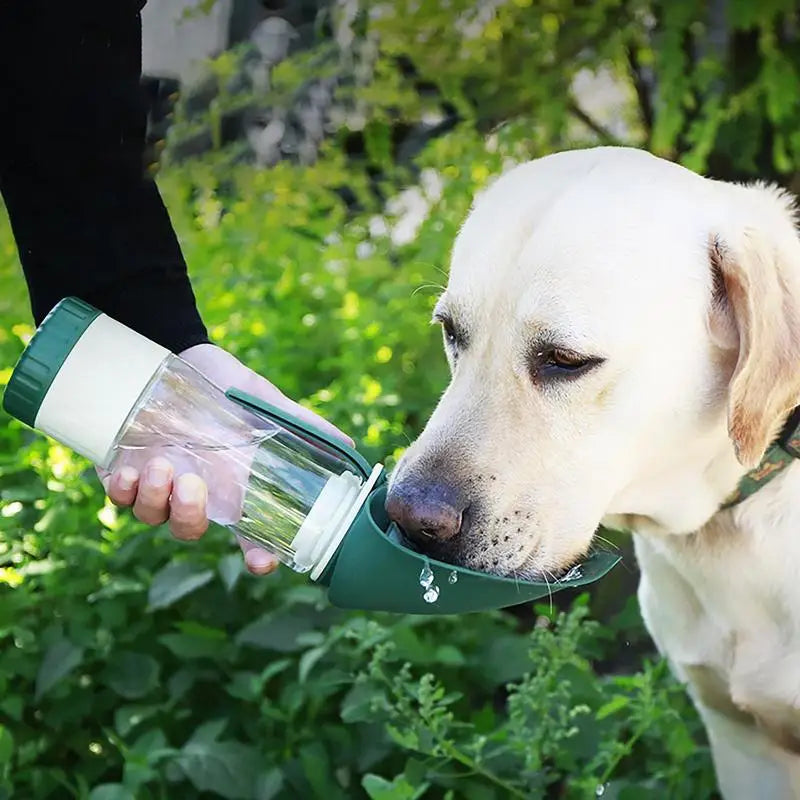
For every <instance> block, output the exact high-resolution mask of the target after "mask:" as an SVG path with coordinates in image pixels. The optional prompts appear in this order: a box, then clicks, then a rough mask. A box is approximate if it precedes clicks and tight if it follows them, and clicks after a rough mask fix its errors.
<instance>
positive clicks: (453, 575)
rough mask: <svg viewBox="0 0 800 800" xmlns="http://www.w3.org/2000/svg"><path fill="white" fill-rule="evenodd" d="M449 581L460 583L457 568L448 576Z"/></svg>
mask: <svg viewBox="0 0 800 800" xmlns="http://www.w3.org/2000/svg"><path fill="white" fill-rule="evenodd" d="M447 582H448V583H458V573H457V572H456V571H455V570H453V571H452V572H451V573H450V576H449V577H448V579H447Z"/></svg>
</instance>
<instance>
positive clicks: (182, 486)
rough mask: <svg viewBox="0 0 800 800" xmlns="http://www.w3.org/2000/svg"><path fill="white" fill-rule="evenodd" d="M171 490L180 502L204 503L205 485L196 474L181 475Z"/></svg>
mask: <svg viewBox="0 0 800 800" xmlns="http://www.w3.org/2000/svg"><path fill="white" fill-rule="evenodd" d="M173 491H174V492H175V495H176V496H177V498H178V500H180V501H181V503H187V504H190V503H191V504H196V503H205V499H206V485H205V483H204V482H203V480H202V479H201V478H199V477H198V476H197V475H181V476H180V478H178V480H177V481H175V489H174V490H173Z"/></svg>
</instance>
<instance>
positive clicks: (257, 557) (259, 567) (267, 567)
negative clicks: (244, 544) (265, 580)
mask: <svg viewBox="0 0 800 800" xmlns="http://www.w3.org/2000/svg"><path fill="white" fill-rule="evenodd" d="M244 560H245V562H246V563H247V567H248V569H250V570H252V571H253V572H272V570H274V569H275V567H276V566H277V563H276V561H275V557H274V556H271V555H270V554H269V553H265V552H264V551H263V550H248V551H247V552H246V553H245V555H244Z"/></svg>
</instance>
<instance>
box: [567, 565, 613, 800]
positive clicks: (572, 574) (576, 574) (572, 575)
mask: <svg viewBox="0 0 800 800" xmlns="http://www.w3.org/2000/svg"><path fill="white" fill-rule="evenodd" d="M582 577H583V573H582V572H581V565H580V564H578V565H577V566H575V567H573V568H572V569H571V570H570V571H569V572H568V573H567V574H566V575H565V576H564V577H563V578H562V579H561V580H562V581H577V580H578V579H579V578H582ZM604 791H605V790H604Z"/></svg>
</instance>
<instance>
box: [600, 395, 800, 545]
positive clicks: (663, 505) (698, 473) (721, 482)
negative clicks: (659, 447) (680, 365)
mask: <svg viewBox="0 0 800 800" xmlns="http://www.w3.org/2000/svg"><path fill="white" fill-rule="evenodd" d="M697 445H698V446H697V449H696V450H695V451H694V453H691V451H690V452H688V453H685V454H684V455H685V457H687V458H688V459H689V462H690V464H689V465H687V462H685V461H684V462H683V464H682V465H679V464H671V465H669V466H665V465H661V466H662V467H664V468H663V469H662V470H658V471H657V472H656V473H654V474H652V475H651V476H650V479H649V480H647V481H645V482H644V485H642V484H641V483H639V482H637V484H638V485H637V486H636V487H635V488H636V491H635V492H633V493H632V494H634V495H636V496H637V497H638V498H639V499H644V498H648V500H645V505H642V506H641V507H640V508H639V509H638V510H637V511H636V512H633V513H630V512H629V511H628V509H626V511H627V512H628V513H614V514H610V515H607V516H606V517H605V518H604V519H603V523H602V524H603V526H604V527H606V528H615V529H619V530H628V531H631V532H633V533H638V534H641V535H656V536H665V535H666V536H668V535H686V534H691V533H695V532H697V531H699V530H700V529H701V528H702V527H703V526H705V525H706V524H707V523H708V522H709V521H710V520H711V519H713V518H715V517H716V516H717V515H718V514H719V513H725V512H727V511H732V510H736V509H737V508H738V507H739V506H740V505H741V504H743V503H745V501H747V500H749V499H750V498H752V497H753V496H754V495H757V494H759V493H761V492H762V491H763V490H764V489H765V488H766V487H767V486H768V485H770V484H771V483H773V482H776V483H781V484H782V483H783V481H782V480H781V479H782V478H783V477H784V475H785V474H787V473H789V472H797V470H796V469H791V468H792V467H793V465H795V463H796V462H798V461H800V408H797V409H795V410H794V411H793V412H792V414H791V415H790V416H789V418H788V419H787V420H786V423H785V424H784V426H783V427H782V429H781V431H780V433H779V435H778V436H777V437H776V439H775V441H774V443H773V444H772V445H771V446H770V448H769V449H768V450H767V452H766V453H765V455H764V458H763V459H762V460H761V462H760V463H759V465H758V467H756V468H755V469H753V470H750V471H749V472H745V471H744V470H743V468H742V467H741V466H740V464H739V463H738V461H737V460H736V457H735V455H734V453H733V449H732V448H731V446H730V439H729V438H728V436H727V430H726V428H725V427H724V425H722V424H720V425H719V426H715V430H713V431H709V437H708V439H706V440H705V441H703V442H698V443H697ZM709 452H710V453H711V455H709ZM703 453H705V455H703ZM619 499H622V498H619ZM621 504H622V506H623V508H624V507H625V505H628V504H627V503H626V502H625V501H624V500H622V503H621ZM747 505H750V504H749V503H748V504H747Z"/></svg>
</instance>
